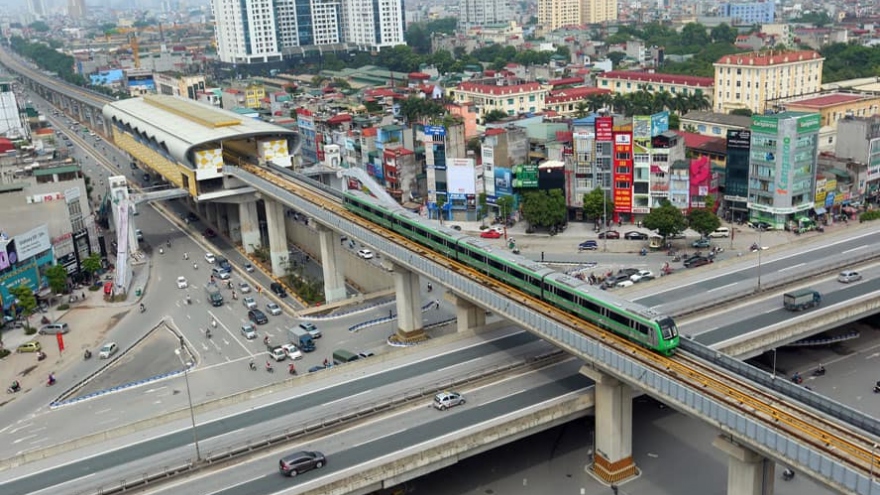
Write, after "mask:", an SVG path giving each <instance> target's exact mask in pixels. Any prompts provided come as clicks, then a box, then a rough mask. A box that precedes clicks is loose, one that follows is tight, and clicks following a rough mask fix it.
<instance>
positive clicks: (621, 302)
mask: <svg viewBox="0 0 880 495" xmlns="http://www.w3.org/2000/svg"><path fill="white" fill-rule="evenodd" d="M544 278H545V280H547V281H550V282H554V283H556V284H557V285H564V286H568V287H571V288H572V290H573V291H576V292H580V293H581V294H584V295H586V296H588V297H590V298H591V299H595V300H597V301H599V302H601V303H603V304H607V305H610V306H614V307H616V308H620V309H623V310H625V311H629V312H631V313H635V314H637V315H639V316H641V317H643V318H647V319H650V320H661V319H663V318H666V317H667V316H668V315H665V314H663V313H659V312H657V311H654V310H653V309H651V308H649V307H647V306H643V305H641V304H638V303H635V302H632V301H630V300H628V299H624V298H622V297H620V296H618V295H615V294H612V293H610V292H608V291H604V290H601V289H597V288H596V287H594V286H592V285H590V284H588V283H587V282H585V281H583V280H581V279H579V278H577V277H572V276H571V275H566V274H564V273H559V272H556V273H553V274H551V275H547V276H546V277H544Z"/></svg>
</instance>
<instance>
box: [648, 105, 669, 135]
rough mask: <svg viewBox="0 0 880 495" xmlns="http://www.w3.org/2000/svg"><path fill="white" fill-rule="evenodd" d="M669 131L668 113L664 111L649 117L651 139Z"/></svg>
mask: <svg viewBox="0 0 880 495" xmlns="http://www.w3.org/2000/svg"><path fill="white" fill-rule="evenodd" d="M668 130H669V112H668V111H667V110H664V111H662V112H657V113H655V114H654V115H651V137H655V136H659V135H660V134H663V133H664V132H666V131H668Z"/></svg>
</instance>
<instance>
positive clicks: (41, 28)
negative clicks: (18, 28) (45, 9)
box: [28, 21, 50, 33]
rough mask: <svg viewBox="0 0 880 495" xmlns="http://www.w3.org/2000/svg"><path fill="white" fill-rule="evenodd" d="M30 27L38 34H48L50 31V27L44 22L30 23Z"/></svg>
mask: <svg viewBox="0 0 880 495" xmlns="http://www.w3.org/2000/svg"><path fill="white" fill-rule="evenodd" d="M28 27H29V28H31V29H33V30H34V31H36V32H38V33H48V32H49V29H50V28H49V25H48V24H46V23H45V22H43V21H34V22H32V23H30V25H28Z"/></svg>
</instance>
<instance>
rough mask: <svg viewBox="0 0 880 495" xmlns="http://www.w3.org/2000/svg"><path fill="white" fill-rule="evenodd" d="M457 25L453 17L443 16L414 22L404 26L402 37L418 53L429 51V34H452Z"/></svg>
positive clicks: (456, 20)
mask: <svg viewBox="0 0 880 495" xmlns="http://www.w3.org/2000/svg"><path fill="white" fill-rule="evenodd" d="M457 26H458V19H457V18H455V17H444V18H443V19H435V20H432V21H427V22H414V23H412V24H410V25H409V26H408V27H407V28H406V34H405V35H404V39H405V40H406V44H407V45H409V46H411V47H412V48H413V50H415V51H416V52H418V53H422V54H426V53H431V34H432V33H445V34H453V33H454V32H455V28H456V27H457Z"/></svg>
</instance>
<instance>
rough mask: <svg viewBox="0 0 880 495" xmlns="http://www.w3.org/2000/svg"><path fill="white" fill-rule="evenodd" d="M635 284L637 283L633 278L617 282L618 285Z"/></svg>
mask: <svg viewBox="0 0 880 495" xmlns="http://www.w3.org/2000/svg"><path fill="white" fill-rule="evenodd" d="M633 284H635V282H633V281H632V280H623V281H620V282H617V286H616V287H631V286H632V285H633Z"/></svg>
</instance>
